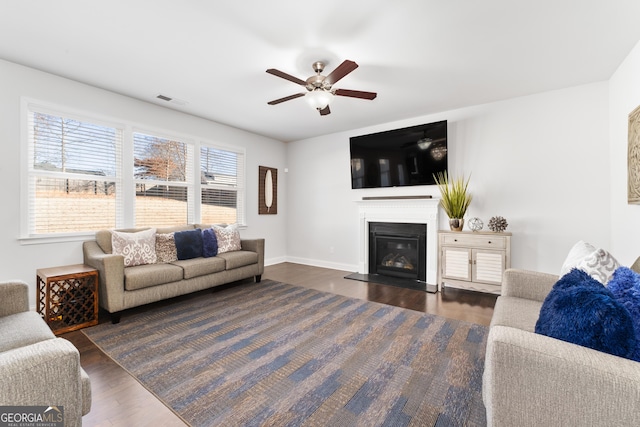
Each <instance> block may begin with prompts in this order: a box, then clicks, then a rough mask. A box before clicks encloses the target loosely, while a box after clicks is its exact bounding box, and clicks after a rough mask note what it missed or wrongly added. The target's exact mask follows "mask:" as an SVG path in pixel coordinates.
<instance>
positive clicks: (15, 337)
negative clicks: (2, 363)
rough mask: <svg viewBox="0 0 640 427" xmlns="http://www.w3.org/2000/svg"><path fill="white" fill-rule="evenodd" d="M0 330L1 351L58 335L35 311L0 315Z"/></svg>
mask: <svg viewBox="0 0 640 427" xmlns="http://www.w3.org/2000/svg"><path fill="white" fill-rule="evenodd" d="M0 331H2V337H1V339H0V353H2V352H4V351H9V350H13V349H14V348H19V347H24V346H27V345H31V344H35V343H37V342H40V341H44V340H50V339H53V338H55V337H56V336H55V335H54V334H53V332H51V329H49V326H47V324H46V323H45V322H44V321H43V320H42V317H40V315H39V314H38V313H36V312H35V311H23V312H22V313H16V314H12V315H9V316H3V317H0Z"/></svg>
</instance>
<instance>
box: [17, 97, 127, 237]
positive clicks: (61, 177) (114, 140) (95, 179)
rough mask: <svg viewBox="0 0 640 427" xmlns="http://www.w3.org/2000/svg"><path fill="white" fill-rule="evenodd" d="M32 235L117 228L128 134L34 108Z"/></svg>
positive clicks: (30, 163) (30, 194)
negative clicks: (122, 156) (122, 154)
mask: <svg viewBox="0 0 640 427" xmlns="http://www.w3.org/2000/svg"><path fill="white" fill-rule="evenodd" d="M27 123H28V128H29V132H28V141H29V144H28V147H29V148H28V151H29V152H28V169H27V174H28V190H27V193H28V195H27V197H28V202H27V205H28V207H27V210H28V213H27V218H28V221H27V223H28V226H27V228H28V234H29V235H46V234H56V233H57V234H59V233H72V232H82V231H90V230H97V229H100V228H110V227H115V226H116V220H117V217H118V210H119V209H121V206H120V203H119V191H120V188H119V186H120V181H119V178H118V167H119V153H120V144H121V141H122V130H121V129H118V128H116V127H113V126H105V125H102V124H98V123H93V122H90V121H86V120H83V119H77V118H72V117H66V116H63V115H59V114H48V113H45V112H43V111H41V110H40V111H39V110H35V109H29V110H28V112H27Z"/></svg>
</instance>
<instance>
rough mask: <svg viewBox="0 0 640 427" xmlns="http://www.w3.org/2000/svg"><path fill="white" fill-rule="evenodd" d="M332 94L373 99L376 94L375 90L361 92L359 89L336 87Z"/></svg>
mask: <svg viewBox="0 0 640 427" xmlns="http://www.w3.org/2000/svg"><path fill="white" fill-rule="evenodd" d="M334 95H338V96H349V97H351V98H360V99H375V98H376V96H378V94H377V93H375V92H363V91H361V90H349V89H336V90H335V91H334Z"/></svg>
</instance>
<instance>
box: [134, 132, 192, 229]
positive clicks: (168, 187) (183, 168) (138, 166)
mask: <svg viewBox="0 0 640 427" xmlns="http://www.w3.org/2000/svg"><path fill="white" fill-rule="evenodd" d="M192 165H193V145H192V144H187V143H185V142H182V141H176V140H174V139H167V138H162V137H159V136H154V135H147V134H143V133H137V132H136V133H134V134H133V167H134V177H135V184H136V197H135V224H136V227H146V226H155V227H161V226H170V225H176V224H185V223H192V222H194V214H193V211H194V200H193V199H194V197H193V192H194V189H193V166H192Z"/></svg>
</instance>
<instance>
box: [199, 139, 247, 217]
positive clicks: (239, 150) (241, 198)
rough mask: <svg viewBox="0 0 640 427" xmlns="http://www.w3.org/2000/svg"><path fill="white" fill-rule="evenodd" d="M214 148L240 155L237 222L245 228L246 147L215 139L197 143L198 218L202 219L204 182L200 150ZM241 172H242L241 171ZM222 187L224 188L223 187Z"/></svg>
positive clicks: (237, 173) (237, 179)
mask: <svg viewBox="0 0 640 427" xmlns="http://www.w3.org/2000/svg"><path fill="white" fill-rule="evenodd" d="M203 147H205V148H213V149H215V150H221V151H228V152H232V153H235V154H237V155H238V156H240V158H239V160H238V163H237V168H238V171H236V223H237V224H238V227H240V228H245V227H247V153H246V149H245V148H244V147H234V146H231V145H228V144H221V143H218V142H213V141H206V140H200V141H199V144H198V145H197V150H196V151H197V153H196V158H197V163H196V165H197V170H195V169H196V168H194V173H195V174H196V175H197V179H196V193H197V195H198V200H199V203H198V204H197V209H198V212H197V213H198V218H200V220H201V221H202V211H201V209H202V188H203V186H202V183H201V179H200V167H201V163H200V162H201V158H200V150H201V148H203ZM240 172H241V173H240ZM205 188H215V185H214V186H212V187H205ZM221 189H222V188H221Z"/></svg>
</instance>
